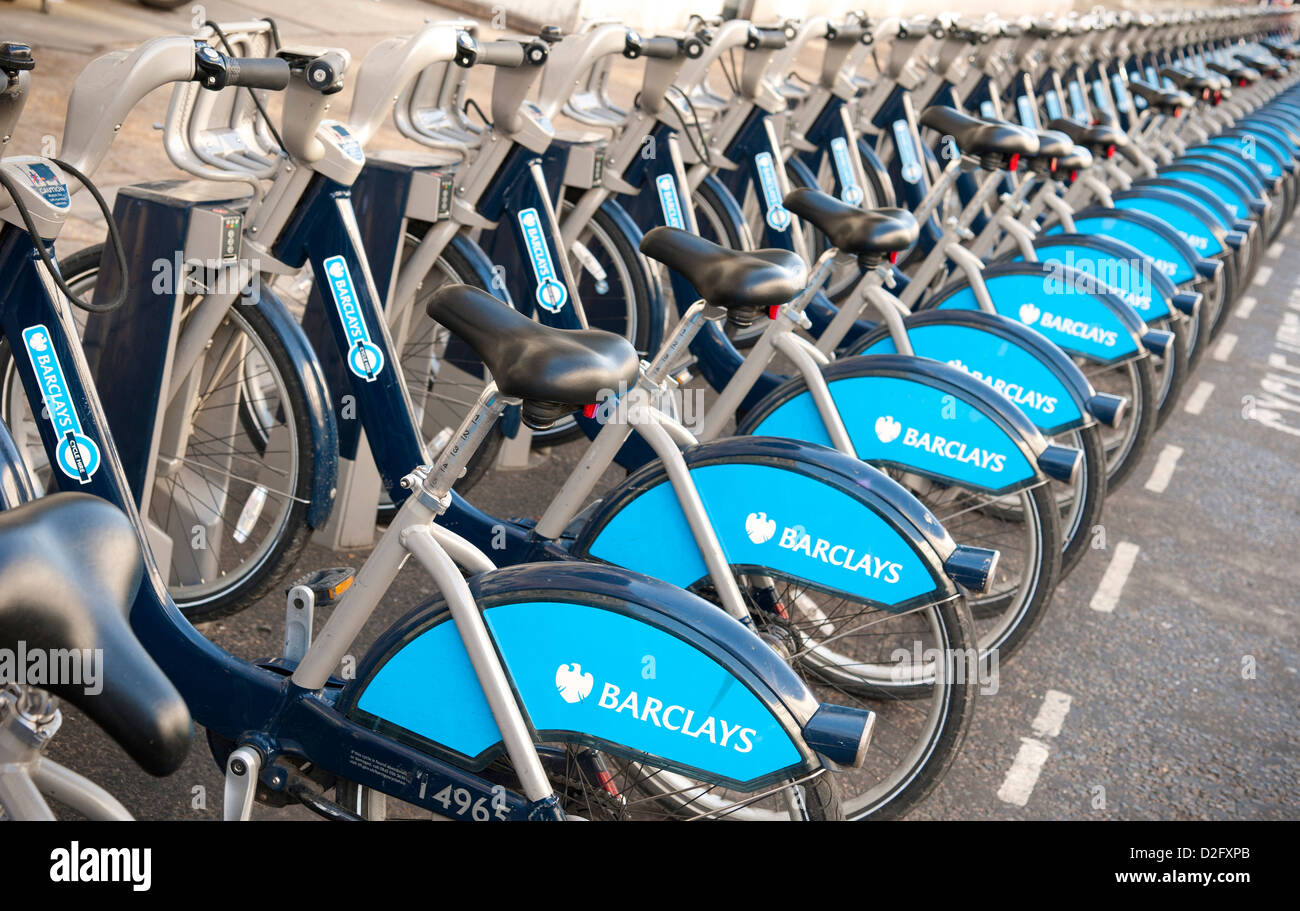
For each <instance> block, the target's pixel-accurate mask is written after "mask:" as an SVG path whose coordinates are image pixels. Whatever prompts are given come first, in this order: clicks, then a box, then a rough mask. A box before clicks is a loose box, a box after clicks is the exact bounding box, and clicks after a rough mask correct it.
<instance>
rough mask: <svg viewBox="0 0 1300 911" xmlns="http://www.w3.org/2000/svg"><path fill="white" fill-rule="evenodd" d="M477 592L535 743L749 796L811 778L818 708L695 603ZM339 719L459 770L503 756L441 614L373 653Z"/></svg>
mask: <svg viewBox="0 0 1300 911" xmlns="http://www.w3.org/2000/svg"><path fill="white" fill-rule="evenodd" d="M469 586H470V591H471V593H472V594H473V596H474V599H475V602H476V604H477V605H478V609H479V610H480V611H481V612H482V614H483V618H484V620H485V622H486V624H487V627H488V631H489V633H490V635H491V636H492V639H493V644H494V646H495V648H496V653H497V655H498V656H499V657H500V659H501V662H502V664H503V666H504V667H505V670H506V673H507V674H508V675H509V677H510V680H511V683H512V689H513V691H514V694H515V697H516V699H517V700H518V702H519V704H520V706H521V708H522V709H523V711H524V716H525V718H526V720H527V721H528V723H529V725H530V726H531V728H532V729H533V732H534V733H535V735H536V739H537V740H538V741H539V742H547V743H554V742H569V743H580V744H590V745H593V746H595V747H597V748H598V749H600V750H602V751H608V752H611V753H616V754H621V755H624V756H627V757H628V758H631V759H638V758H640V759H644V757H645V755H646V754H649V755H651V756H654V757H658V758H659V759H660V760H663V761H666V762H661V763H660V764H671V765H673V766H675V767H677V768H680V769H683V770H686V771H688V772H689V773H690V774H691V775H692V777H696V778H699V779H702V780H706V781H713V782H719V783H725V784H728V785H733V786H736V787H739V788H742V789H744V790H755V789H757V788H759V787H762V786H763V785H765V784H768V783H771V782H774V781H778V780H782V779H788V778H791V777H794V776H795V775H797V774H800V773H803V772H807V771H810V770H812V769H814V768H816V767H817V760H816V758H815V756H814V754H813V752H812V750H810V749H809V748H808V746H807V745H806V743H805V742H804V739H803V737H802V735H801V732H802V730H803V728H804V727H805V726H807V725H808V723H809V722H810V721H811V719H812V717H813V715H814V714H815V713H816V711H817V709H818V707H819V706H818V703H817V700H816V699H815V698H814V697H813V695H812V693H810V692H809V691H808V688H807V687H806V686H804V684H803V683H802V682H801V681H800V680H799V678H798V677H797V676H796V675H795V673H794V672H793V671H792V670H791V669H790V668H789V666H788V665H786V664H785V663H784V662H782V661H781V660H780V659H779V657H778V656H777V655H776V653H775V652H773V651H772V649H770V648H769V647H768V646H766V645H765V644H764V643H763V642H762V640H760V639H759V638H758V637H757V636H756V635H755V634H753V633H752V632H750V631H749V630H748V629H746V628H745V627H744V626H742V625H741V624H740V623H738V622H736V621H735V620H733V619H732V618H731V617H729V616H728V615H727V614H726V613H724V612H723V611H721V610H719V609H718V608H717V607H715V606H714V605H712V604H709V603H708V602H706V601H704V600H702V599H700V598H698V597H696V596H695V595H692V594H690V593H689V592H686V591H682V590H681V589H679V588H675V587H673V586H671V585H668V584H666V583H664V582H661V581H658V580H656V579H651V578H648V577H645V576H641V575H638V574H636V573H629V572H627V571H625V570H621V569H617V568H615V567H609V566H599V565H592V564H579V563H547V564H527V565H523V566H516V567H510V568H508V569H503V570H496V571H493V572H489V573H484V574H482V575H479V576H477V577H475V578H473V579H471V580H470V582H469ZM339 710H340V711H341V712H342V713H343V714H345V715H346V716H347V717H349V718H351V719H353V720H355V721H357V722H359V723H361V724H363V725H365V726H366V727H369V728H372V729H374V730H377V731H380V732H381V733H385V734H387V735H389V736H391V737H393V738H394V739H396V740H398V741H400V742H403V743H406V744H407V745H410V746H412V747H415V748H416V749H419V750H422V751H424V752H427V753H430V754H432V755H434V756H437V757H439V758H442V759H446V760H448V761H450V762H452V763H454V764H456V765H458V766H461V767H463V768H467V769H471V770H477V769H481V768H483V767H484V766H486V765H487V764H488V763H490V762H491V761H492V760H493V759H495V758H496V757H498V756H500V755H502V753H503V752H504V748H503V746H502V743H501V734H500V731H499V730H498V728H497V726H496V722H495V721H494V720H493V717H492V712H491V710H490V708H489V707H488V704H487V700H486V697H485V696H484V695H483V692H482V688H481V686H480V684H479V681H478V678H477V676H476V675H475V673H474V670H473V667H472V665H471V664H470V659H469V656H468V654H467V653H466V651H465V647H464V645H463V643H462V641H461V638H460V635H459V633H458V632H457V629H456V624H455V623H454V622H452V621H451V614H450V612H449V611H448V609H447V607H446V605H445V603H444V602H443V601H441V600H435V601H431V602H429V603H427V604H425V605H423V606H421V607H419V608H417V609H416V610H414V611H413V612H412V613H410V614H408V615H407V616H406V617H405V618H403V619H402V620H400V621H398V623H396V624H395V625H394V626H393V627H392V628H391V629H390V630H389V631H388V632H386V633H385V634H384V636H383V637H381V638H380V639H379V640H378V641H377V642H376V643H375V644H374V646H373V647H372V648H371V649H370V651H369V652H368V653H367V654H366V656H365V657H364V658H363V659H362V660H361V662H360V664H359V665H358V668H357V675H356V679H355V680H354V681H353V682H351V683H350V684H349V685H348V687H347V688H346V689H345V690H344V692H343V693H342V694H340V697H339Z"/></svg>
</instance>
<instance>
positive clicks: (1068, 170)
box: [1052, 146, 1093, 183]
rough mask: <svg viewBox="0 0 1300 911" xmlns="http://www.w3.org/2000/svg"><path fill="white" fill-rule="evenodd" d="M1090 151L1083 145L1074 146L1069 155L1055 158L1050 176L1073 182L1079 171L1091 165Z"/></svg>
mask: <svg viewBox="0 0 1300 911" xmlns="http://www.w3.org/2000/svg"><path fill="white" fill-rule="evenodd" d="M1092 164H1093V158H1092V153H1091V152H1089V151H1088V150H1087V149H1085V148H1084V147H1083V146H1075V147H1074V150H1073V151H1072V152H1070V154H1069V155H1063V156H1061V157H1060V158H1058V159H1056V170H1055V171H1053V172H1052V176H1053V177H1055V178H1056V179H1057V180H1060V181H1063V182H1065V183H1073V182H1074V179H1075V178H1076V177H1078V176H1079V172H1080V171H1083V170H1085V169H1087V168H1090V167H1092Z"/></svg>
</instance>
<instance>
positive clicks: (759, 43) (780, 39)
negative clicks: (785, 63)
mask: <svg viewBox="0 0 1300 911" xmlns="http://www.w3.org/2000/svg"><path fill="white" fill-rule="evenodd" d="M789 40H790V38H789V36H788V35H787V34H786V31H785V29H783V28H759V27H758V26H757V25H751V26H750V27H749V37H748V38H747V39H746V40H745V50H748V51H756V50H760V49H761V50H769V51H779V50H780V49H781V48H783V47H785V45H786V42H788V41H789Z"/></svg>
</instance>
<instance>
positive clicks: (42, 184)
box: [20, 161, 71, 209]
mask: <svg viewBox="0 0 1300 911" xmlns="http://www.w3.org/2000/svg"><path fill="white" fill-rule="evenodd" d="M20 167H21V168H22V169H23V171H24V173H26V175H27V182H28V183H29V184H31V187H32V189H33V190H35V191H36V192H37V193H39V194H41V198H42V199H44V200H45V201H46V202H47V203H49V204H50V205H52V206H54V208H56V209H66V208H68V206H70V205H71V198H70V197H69V195H68V185H67V184H65V183H64V182H63V180H62V178H60V177H59V175H58V174H56V173H55V172H54V169H53V168H51V167H50V166H49V165H47V164H46V163H45V162H43V161H37V162H33V163H32V164H25V165H20Z"/></svg>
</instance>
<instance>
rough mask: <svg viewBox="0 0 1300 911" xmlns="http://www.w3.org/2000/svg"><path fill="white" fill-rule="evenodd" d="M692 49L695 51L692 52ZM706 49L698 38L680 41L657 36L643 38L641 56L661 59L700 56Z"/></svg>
mask: <svg viewBox="0 0 1300 911" xmlns="http://www.w3.org/2000/svg"><path fill="white" fill-rule="evenodd" d="M692 50H693V51H694V53H692ZM703 51H704V45H703V44H701V43H700V39H698V38H694V37H692V38H686V39H683V40H682V41H678V40H677V39H676V38H669V37H666V36H660V37H657V38H642V39H641V56H642V57H654V58H656V59H659V60H675V59H677V58H678V57H679V56H683V55H684V56H686V57H698V56H700V54H701V53H703Z"/></svg>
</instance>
